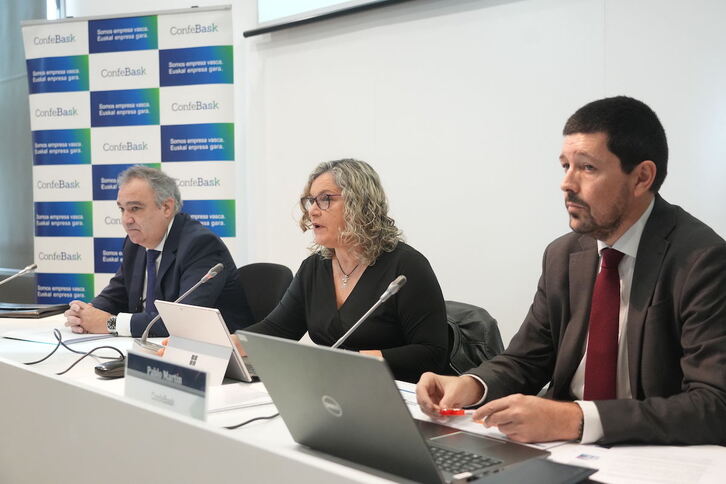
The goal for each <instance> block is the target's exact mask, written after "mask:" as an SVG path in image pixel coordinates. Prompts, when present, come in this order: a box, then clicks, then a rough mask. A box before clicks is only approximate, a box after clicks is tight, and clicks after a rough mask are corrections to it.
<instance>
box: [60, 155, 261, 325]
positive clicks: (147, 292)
mask: <svg viewBox="0 0 726 484" xmlns="http://www.w3.org/2000/svg"><path fill="white" fill-rule="evenodd" d="M116 203H117V205H118V207H119V209H120V210H121V221H122V223H123V226H124V229H125V230H126V233H127V234H128V237H126V240H125V241H124V248H123V262H122V264H121V267H120V268H119V270H118V272H116V275H115V276H114V277H113V278H112V279H111V281H110V282H109V284H108V286H106V288H105V289H104V290H103V291H101V293H100V294H99V295H98V296H96V298H95V299H93V301H91V302H90V303H88V304H87V303H84V302H82V301H72V302H71V303H70V309H69V310H68V311H66V313H65V315H66V318H67V321H66V326H70V327H71V329H72V330H73V332H76V333H109V332H110V333H115V334H118V335H121V336H141V334H142V333H143V332H144V329H145V328H146V326H147V325H148V324H149V322H150V321H151V320H152V319H153V318H154V316H156V314H157V310H156V308H155V306H154V301H155V300H157V299H158V300H163V301H173V300H175V299H177V298H178V297H179V296H180V295H181V294H183V293H184V292H185V291H186V290H188V289H189V288H191V287H192V286H193V285H194V284H196V283H197V282H198V281H199V280H200V279H201V278H202V277H203V276H204V275H205V274H206V273H207V271H209V269H211V268H212V267H213V266H215V265H216V264H217V263H220V262H221V263H222V264H224V270H223V271H222V272H221V273H220V274H218V275H217V276H216V277H213V278H212V279H210V280H208V281H207V282H205V283H204V284H202V285H201V286H199V287H198V288H197V289H196V290H195V291H194V292H192V293H191V294H189V295H188V296H187V297H186V298H185V299H184V300H183V301H182V302H183V303H185V304H193V305H197V306H207V307H215V308H218V309H219V310H220V311H221V313H222V315H223V317H224V320H225V322H226V323H227V326H228V327H229V330H230V332H233V331H236V330H238V329H242V328H244V327H246V326H247V325H249V324H252V323H253V322H254V321H253V317H252V314H251V312H250V309H249V306H248V305H247V300H246V298H245V295H244V292H243V291H242V287H241V285H240V283H239V278H238V276H237V270H236V267H235V264H234V261H233V260H232V256H231V255H230V253H229V250H228V249H227V247H226V246H225V245H224V242H222V240H221V239H220V238H219V237H217V235H215V234H214V233H212V232H211V231H210V230H209V229H207V228H206V227H204V226H202V225H201V224H200V223H199V222H197V221H195V220H193V219H192V218H191V217H189V215H187V214H185V213H180V212H179V211H180V209H181V205H182V201H181V195H180V193H179V188H178V187H177V185H176V182H175V181H174V179H173V178H171V177H169V176H168V175H166V174H164V173H163V172H161V171H160V170H156V169H154V168H148V167H145V166H134V167H131V168H129V169H128V170H126V171H124V172H123V173H121V174H120V175H119V191H118V198H117V202H116ZM150 335H151V336H166V335H168V333H167V330H166V328H165V327H164V324H163V322H162V321H158V322H157V323H156V324H155V325H154V326H153V327H152V329H151V332H150Z"/></svg>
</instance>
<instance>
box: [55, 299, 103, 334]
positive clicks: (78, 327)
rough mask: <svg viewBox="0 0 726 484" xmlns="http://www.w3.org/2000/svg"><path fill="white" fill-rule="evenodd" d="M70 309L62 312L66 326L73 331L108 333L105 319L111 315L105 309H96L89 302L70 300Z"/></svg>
mask: <svg viewBox="0 0 726 484" xmlns="http://www.w3.org/2000/svg"><path fill="white" fill-rule="evenodd" d="M69 306H70V309H68V310H67V311H66V312H65V313H63V314H64V316H65V317H66V322H65V325H66V326H70V328H71V331H73V332H74V333H108V328H107V327H106V321H108V318H110V317H111V316H112V315H111V314H110V313H107V312H106V311H101V310H100V309H96V308H94V307H93V305H92V304H90V303H84V302H83V301H71V302H70V304H69Z"/></svg>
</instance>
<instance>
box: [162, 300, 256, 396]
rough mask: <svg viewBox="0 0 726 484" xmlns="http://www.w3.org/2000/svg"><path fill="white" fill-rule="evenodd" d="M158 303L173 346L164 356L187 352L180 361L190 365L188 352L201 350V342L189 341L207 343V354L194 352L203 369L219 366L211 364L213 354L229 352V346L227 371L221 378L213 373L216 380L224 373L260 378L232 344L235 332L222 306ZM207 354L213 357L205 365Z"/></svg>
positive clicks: (196, 360)
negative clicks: (222, 311) (233, 332)
mask: <svg viewBox="0 0 726 484" xmlns="http://www.w3.org/2000/svg"><path fill="white" fill-rule="evenodd" d="M154 305H155V306H156V308H157V309H158V311H159V314H160V315H161V319H162V320H163V321H164V325H165V326H166V329H167V330H168V331H169V336H170V347H168V348H167V349H166V351H165V352H164V358H169V359H171V360H172V361H174V360H175V352H179V353H183V354H184V356H183V357H181V359H182V361H178V363H186V364H188V363H187V361H184V360H186V359H188V357H187V355H188V354H191V352H194V353H197V352H198V351H196V350H198V345H194V344H189V343H188V340H191V341H192V342H202V343H207V345H206V349H207V351H205V353H206V354H194V355H193V356H194V357H195V358H194V360H193V361H194V362H195V363H196V365H195V366H197V367H199V368H203V369H204V367H205V366H208V367H209V368H211V367H215V366H216V367H219V365H212V364H211V357H213V356H214V354H215V353H218V354H220V355H226V354H227V352H228V350H229V349H231V350H232V354H231V356H230V357H229V363H228V365H227V368H226V371H225V373H224V374H223V375H219V378H217V377H216V376H214V375H213V376H212V379H215V380H217V379H218V380H219V381H220V382H221V377H223V376H227V377H229V378H232V379H234V380H239V381H244V382H252V381H254V380H255V379H256V377H257V375H256V374H255V372H254V369H252V367H251V366H250V365H249V364H248V363H247V362H246V361H245V358H243V357H242V356H241V355H240V353H239V351H238V350H237V346H235V345H234V343H232V340H231V339H230V338H231V336H232V335H231V334H229V329H228V328H227V325H226V324H225V322H224V318H223V317H222V314H221V313H220V312H219V309H217V308H206V307H202V306H192V305H189V304H180V303H174V302H168V301H159V300H157V301H156V302H154ZM172 346H173V347H172ZM210 355H211V357H210ZM205 357H210V358H208V361H210V364H209V365H205ZM176 359H179V358H176Z"/></svg>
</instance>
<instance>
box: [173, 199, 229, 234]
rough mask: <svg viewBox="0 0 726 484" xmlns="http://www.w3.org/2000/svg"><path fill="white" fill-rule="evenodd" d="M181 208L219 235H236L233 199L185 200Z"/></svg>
mask: <svg viewBox="0 0 726 484" xmlns="http://www.w3.org/2000/svg"><path fill="white" fill-rule="evenodd" d="M182 210H183V211H184V212H185V213H188V214H189V216H190V217H192V218H193V219H194V220H197V221H199V223H201V224H202V225H204V226H205V227H207V228H208V229H209V230H211V231H212V232H214V233H215V234H217V235H218V236H220V237H234V236H235V235H236V231H235V223H236V214H235V204H234V200H185V201H184V205H183V207H182Z"/></svg>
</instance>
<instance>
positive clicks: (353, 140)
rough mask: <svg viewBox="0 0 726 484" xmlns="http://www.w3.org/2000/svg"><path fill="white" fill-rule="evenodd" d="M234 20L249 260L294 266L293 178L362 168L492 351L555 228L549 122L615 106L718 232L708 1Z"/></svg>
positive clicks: (431, 1) (492, 6)
mask: <svg viewBox="0 0 726 484" xmlns="http://www.w3.org/2000/svg"><path fill="white" fill-rule="evenodd" d="M70 3H71V2H69V5H70ZM75 3H76V4H79V5H81V7H83V8H81V10H80V11H76V13H73V12H72V11H71V8H70V7H69V11H68V13H69V14H70V15H95V14H110V13H118V11H112V10H111V9H112V8H115V9H118V8H120V7H119V4H118V3H116V2H108V1H106V2H90V1H87V0H86V1H85V2H84V1H81V2H75ZM158 3H159V4H158V5H157V4H155V5H154V8H181V7H185V6H187V5H185V4H182V3H181V2H173V1H167V2H158ZM195 3H199V2H195ZM211 4H212V3H205V5H211ZM84 8H85V10H83V9H84ZM123 8H124V9H125V10H126V11H139V10H147V8H144V7H143V3H142V2H135V1H131V2H125V3H124V4H123ZM94 9H95V10H94ZM233 12H234V15H235V22H237V26H238V27H239V39H240V40H239V44H237V43H236V44H235V47H236V48H237V47H239V49H238V50H240V51H241V52H240V53H239V55H240V56H241V58H242V59H243V60H244V62H245V63H246V73H245V74H244V78H242V77H237V79H238V84H239V92H240V93H244V94H245V95H246V96H241V97H240V104H239V110H238V112H239V114H238V116H239V117H241V119H240V125H242V124H244V125H246V127H247V134H246V141H247V145H246V146H239V149H242V150H244V154H243V156H244V158H245V159H246V165H245V164H241V167H242V168H241V169H242V170H243V171H242V172H241V173H240V176H241V177H243V178H245V179H246V182H245V183H246V186H247V190H246V192H245V193H243V194H241V195H240V196H241V203H245V204H246V207H247V212H246V220H244V222H245V223H247V224H248V225H247V226H248V237H247V246H246V247H244V248H243V252H244V253H246V254H248V256H247V258H246V259H247V260H249V261H273V262H281V263H284V264H287V265H289V266H290V267H291V268H293V269H297V267H298V265H299V263H300V261H301V260H302V258H303V257H305V255H306V250H305V247H306V246H307V245H308V243H309V241H310V237H309V235H307V234H301V233H300V232H299V229H298V228H297V224H296V219H297V216H298V213H297V208H296V203H297V202H296V200H297V199H298V197H299V195H300V190H301V189H302V186H303V183H304V180H305V179H306V177H307V174H308V173H309V171H310V170H311V169H312V168H313V167H314V166H315V164H317V163H318V162H320V161H322V160H328V159H335V158H341V157H351V156H352V157H357V158H361V159H364V160H367V161H369V162H371V163H372V164H373V165H374V166H375V167H376V169H377V170H378V171H379V173H380V174H381V177H382V179H383V182H384V186H385V188H386V190H387V192H388V194H389V197H390V201H391V210H392V214H393V216H394V217H395V218H396V220H397V222H398V224H399V225H400V227H401V228H402V229H403V230H404V232H405V234H406V236H407V239H408V241H409V242H410V243H411V244H412V245H413V246H415V247H416V248H418V249H419V250H420V251H421V252H423V253H424V254H425V255H426V256H427V257H428V258H429V260H430V261H431V263H432V265H433V267H434V270H435V271H436V273H437V275H438V277H439V280H440V282H441V285H442V288H443V290H444V295H445V297H446V298H448V299H456V300H461V301H467V302H471V303H474V304H478V305H481V306H484V307H485V308H487V309H488V310H489V311H490V312H491V313H492V314H493V315H494V317H495V318H497V319H498V320H499V322H500V325H501V327H502V333H503V338H504V340H505V342H507V341H508V340H509V339H510V337H511V336H512V334H513V333H514V332H515V331H516V329H517V328H518V326H519V324H520V323H521V321H522V318H523V317H524V315H525V314H526V311H527V309H528V307H529V304H530V302H531V300H532V296H533V294H534V289H535V285H536V282H537V278H538V276H539V270H540V262H541V254H542V251H543V249H544V247H545V245H546V244H547V243H548V242H549V241H550V240H552V239H553V238H554V237H556V236H557V235H559V234H562V233H565V232H566V231H568V230H569V229H568V227H567V216H566V213H565V211H564V207H563V203H562V195H561V193H560V191H559V181H560V175H561V173H560V168H559V164H558V160H557V157H558V155H559V150H560V143H561V135H560V132H561V129H562V125H563V124H564V121H565V120H566V118H567V117H568V116H569V115H570V114H571V113H572V112H573V111H574V110H575V109H577V108H578V107H580V106H581V105H583V104H584V103H586V102H588V101H590V100H593V99H596V98H600V97H604V96H610V95H617V94H628V95H631V96H635V97H638V98H641V99H642V100H644V101H645V102H647V103H648V104H650V105H651V107H653V109H654V110H655V111H656V112H657V113H658V114H659V116H660V118H661V120H662V122H663V124H664V125H665V127H666V130H667V132H668V135H669V142H670V147H671V162H672V163H671V166H670V167H669V172H670V174H669V177H668V179H667V180H666V183H665V185H664V187H663V189H662V194H663V195H664V196H665V197H666V199H668V200H670V201H671V202H673V203H677V204H680V205H682V206H684V207H685V208H686V209H687V210H689V211H690V212H692V213H693V214H695V215H696V216H698V217H700V218H701V219H703V220H704V221H705V222H707V223H709V224H711V225H712V226H713V227H714V228H715V229H716V230H717V231H718V232H719V233H721V234H722V235H726V208H725V207H726V190H724V189H723V188H724V181H723V180H724V179H725V178H726V177H725V176H724V175H726V164H724V163H723V162H721V160H722V159H723V157H724V151H725V150H726V147H724V144H723V143H722V140H723V139H724V136H723V135H724V128H725V127H726V119H725V118H726V109H725V107H726V106H724V104H726V95H725V94H724V92H723V89H722V87H721V86H723V85H724V84H725V83H724V81H725V80H726V79H725V78H726V64H724V62H723V61H722V58H723V48H724V46H725V45H726V31H725V30H724V29H723V28H722V23H723V22H722V21H721V19H723V18H724V14H726V4H723V3H722V2H719V1H717V0H696V1H692V2H680V1H675V0H668V1H659V0H639V1H638V2H632V1H628V0H520V1H516V0H500V1H496V0H494V1H487V0H447V1H443V0H417V1H416V2H409V3H404V4H401V5H398V6H393V7H387V8H384V9H380V10H377V11H370V12H367V13H363V14H359V15H356V16H352V17H348V18H338V19H335V20H331V21H327V22H325V23H319V24H314V25H308V26H304V27H300V28H296V29H292V30H287V31H281V32H277V33H273V34H268V35H265V36H261V37H255V38H251V39H246V40H243V39H242V35H241V34H242V30H244V29H246V28H251V27H253V26H254V21H253V18H254V5H253V2H252V1H251V0H237V1H234V2H233ZM245 97H246V101H245ZM245 102H246V104H245ZM238 158H239V159H241V158H240V157H238ZM242 210H243V208H242V207H240V211H242ZM239 262H245V261H239Z"/></svg>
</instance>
